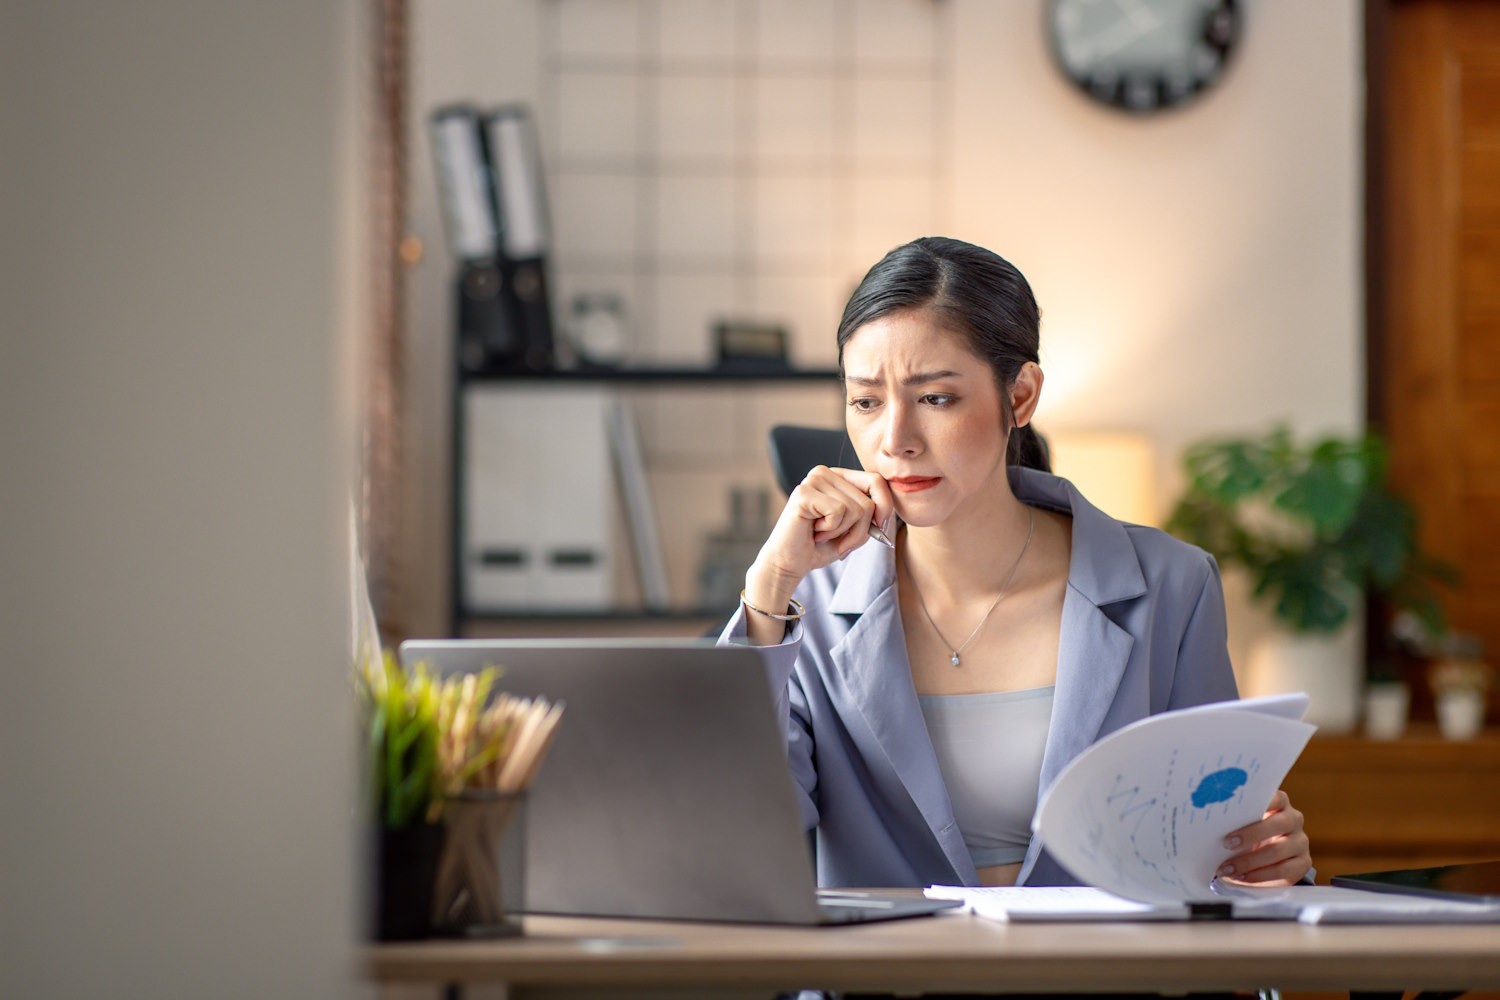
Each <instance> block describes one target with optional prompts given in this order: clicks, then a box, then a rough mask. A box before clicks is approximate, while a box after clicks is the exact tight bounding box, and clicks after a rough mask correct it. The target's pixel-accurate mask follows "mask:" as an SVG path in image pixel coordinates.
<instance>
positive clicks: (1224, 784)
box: [1193, 767, 1250, 809]
mask: <svg viewBox="0 0 1500 1000" xmlns="http://www.w3.org/2000/svg"><path fill="white" fill-rule="evenodd" d="M1249 780H1250V775H1248V774H1246V773H1245V771H1244V769H1243V768H1239V767H1226V768H1224V769H1223V770H1220V771H1214V772H1212V773H1210V774H1206V775H1204V776H1203V780H1202V781H1200V782H1198V787H1197V788H1195V789H1193V805H1195V806H1197V807H1198V808H1199V809H1203V808H1206V807H1207V806H1211V805H1213V804H1214V803H1215V802H1228V801H1229V800H1230V799H1232V798H1234V793H1235V792H1237V791H1239V790H1240V786H1241V785H1243V784H1244V783H1245V782H1247V781H1249Z"/></svg>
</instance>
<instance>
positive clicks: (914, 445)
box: [880, 403, 921, 455]
mask: <svg viewBox="0 0 1500 1000" xmlns="http://www.w3.org/2000/svg"><path fill="white" fill-rule="evenodd" d="M880 447H881V449H882V450H883V451H884V452H885V453H886V454H887V455H915V454H916V453H917V452H918V451H920V450H921V444H920V441H919V439H918V437H917V434H916V428H915V427H914V426H913V425H912V418H911V410H910V409H909V408H908V407H907V406H905V405H903V404H900V403H896V404H891V405H888V406H887V407H886V411H885V433H884V434H883V435H882V436H881V441H880Z"/></svg>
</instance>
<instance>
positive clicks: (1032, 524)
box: [906, 507, 1036, 667]
mask: <svg viewBox="0 0 1500 1000" xmlns="http://www.w3.org/2000/svg"><path fill="white" fill-rule="evenodd" d="M1026 511H1027V518H1028V519H1027V522H1026V542H1025V544H1023V545H1022V546H1021V554H1020V555H1018V556H1016V562H1015V565H1013V566H1011V568H1010V575H1009V576H1007V577H1006V578H1005V582H1004V583H1002V584H1001V585H1000V593H998V594H996V595H995V600H994V601H993V602H992V603H991V604H990V610H989V611H986V612H985V613H984V617H983V618H981V619H979V624H978V625H975V626H974V631H972V632H970V633H969V638H968V639H965V640H964V641H963V642H961V643H959V644H958V645H957V646H955V645H953V643H951V642H949V641H948V637H947V636H945V635H943V630H942V629H940V628H938V627H937V622H935V621H933V620H932V613H931V612H929V611H928V610H927V602H926V601H924V600H922V592H921V591H920V590H918V589H917V581H916V579H915V578H914V577H912V575H911V573H910V571H908V572H907V574H906V576H907V579H909V580H911V592H912V593H913V594H916V595H917V607H919V608H921V609H922V614H924V615H926V616H927V624H929V625H931V626H932V630H933V631H934V632H936V633H937V637H938V638H939V639H941V640H943V645H945V646H947V647H948V648H949V649H951V650H953V659H952V663H953V665H954V666H955V667H956V666H958V665H959V661H958V654H959V653H961V652H963V649H964V647H965V646H967V645H968V644H969V643H970V641H972V640H973V638H974V637H975V636H976V635H978V634H979V630H980V629H982V628H984V623H985V622H987V621H989V620H990V613H991V612H993V611H994V610H995V608H996V607H997V606H998V605H999V604H1000V598H1002V597H1004V596H1005V592H1006V590H1007V589H1009V587H1010V581H1012V580H1014V579H1015V578H1016V570H1018V569H1020V568H1021V560H1022V559H1024V558H1025V557H1026V550H1027V549H1029V548H1031V532H1032V530H1033V529H1035V528H1036V511H1035V509H1034V508H1031V507H1028V508H1027V509H1026Z"/></svg>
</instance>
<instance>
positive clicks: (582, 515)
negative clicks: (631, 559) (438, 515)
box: [459, 382, 615, 614]
mask: <svg viewBox="0 0 1500 1000" xmlns="http://www.w3.org/2000/svg"><path fill="white" fill-rule="evenodd" d="M463 409H464V412H463V422H464V435H463V442H462V450H463V454H462V459H461V460H462V462H463V466H462V468H463V471H464V474H463V476H462V477H461V479H462V484H461V489H462V491H463V495H462V497H461V504H462V508H461V515H460V516H461V526H460V528H461V530H460V543H459V558H460V559H461V560H462V570H461V577H460V579H461V584H462V591H463V592H462V594H461V600H462V605H461V609H462V611H463V612H464V613H466V614H485V613H501V614H504V613H520V612H528V611H541V612H546V611H591V612H599V611H609V610H613V607H614V601H615V594H614V587H613V580H614V558H613V555H612V552H611V545H610V518H611V513H612V505H613V500H614V490H613V489H612V488H611V487H612V483H611V477H610V446H609V436H608V432H607V429H606V428H607V422H608V409H609V394H608V392H607V390H605V389H603V388H600V387H594V386H578V387H565V386H557V385H547V386H526V385H521V384H518V383H514V382H508V383H505V384H504V385H495V386H471V387H469V388H467V389H465V390H464V394H463Z"/></svg>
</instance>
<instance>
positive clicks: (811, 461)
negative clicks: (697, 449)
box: [770, 424, 1052, 494]
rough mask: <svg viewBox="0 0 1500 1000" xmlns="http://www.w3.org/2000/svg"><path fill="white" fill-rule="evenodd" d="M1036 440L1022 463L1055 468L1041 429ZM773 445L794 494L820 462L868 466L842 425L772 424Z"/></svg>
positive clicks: (781, 475)
mask: <svg viewBox="0 0 1500 1000" xmlns="http://www.w3.org/2000/svg"><path fill="white" fill-rule="evenodd" d="M1036 440H1037V444H1038V446H1039V447H1038V448H1037V449H1035V450H1033V451H1027V452H1023V453H1022V454H1021V455H1020V456H1018V458H1019V459H1020V464H1021V465H1025V466H1028V467H1030V468H1033V469H1041V470H1042V471H1043V472H1051V471H1052V455H1051V448H1050V447H1049V446H1048V444H1047V439H1046V438H1045V437H1043V436H1042V434H1041V432H1040V431H1038V432H1037V434H1036ZM770 445H771V465H772V466H773V467H774V468H775V470H776V482H777V484H778V485H779V486H780V487H781V491H782V492H783V493H786V494H790V493H791V492H792V489H793V488H794V487H796V485H797V484H798V483H800V482H802V480H803V479H804V478H806V477H807V474H808V473H809V472H811V471H812V469H813V468H814V467H816V466H819V465H826V466H829V467H830V468H842V469H862V468H864V466H862V465H860V464H859V456H858V455H856V454H855V453H854V442H852V441H850V440H849V434H848V432H847V431H844V430H842V429H838V428H832V427H797V426H795V425H793V424H777V425H776V426H775V427H772V428H771V440H770Z"/></svg>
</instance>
